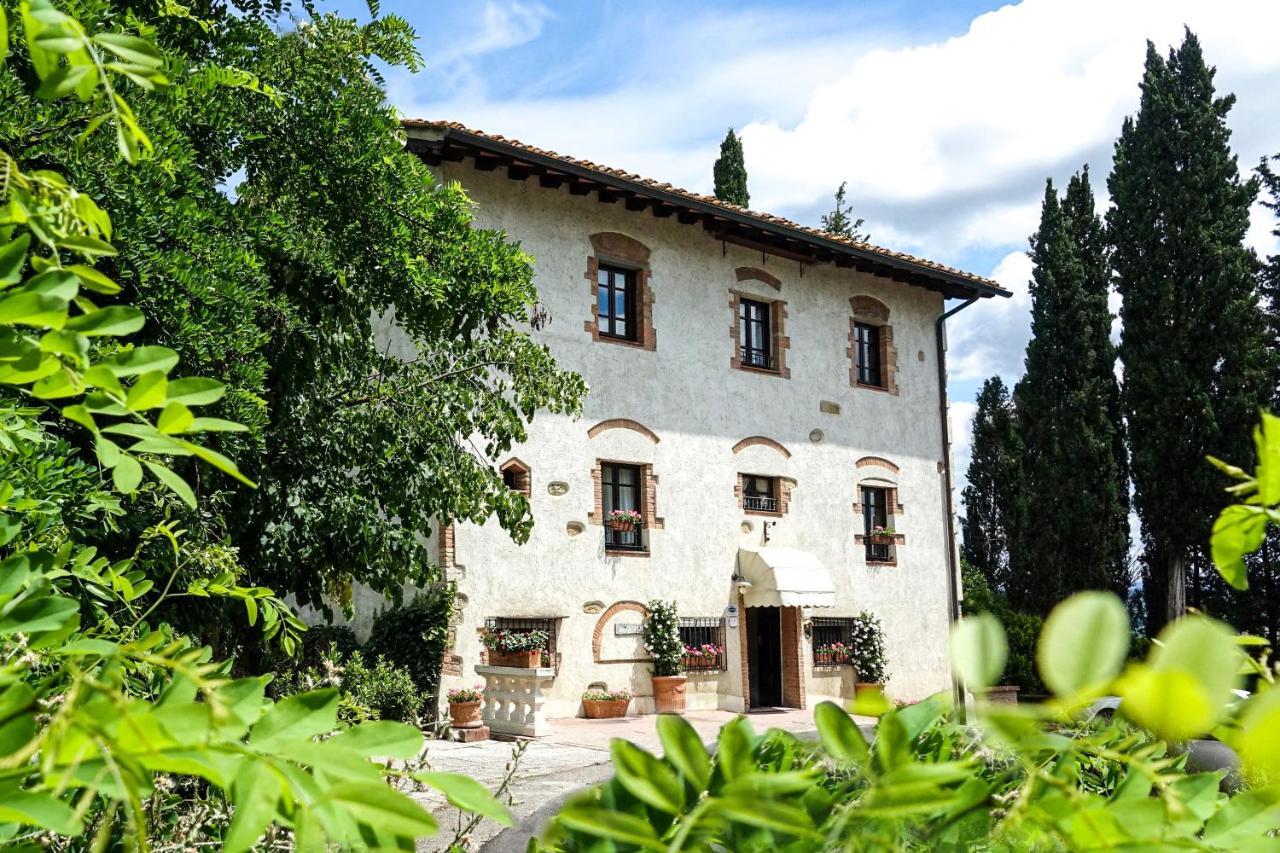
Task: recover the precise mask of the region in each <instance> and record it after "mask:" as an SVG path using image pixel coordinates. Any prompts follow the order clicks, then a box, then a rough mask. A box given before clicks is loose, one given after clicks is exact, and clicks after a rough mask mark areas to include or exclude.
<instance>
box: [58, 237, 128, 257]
mask: <svg viewBox="0 0 1280 853" xmlns="http://www.w3.org/2000/svg"><path fill="white" fill-rule="evenodd" d="M58 245H59V246H60V247H61V248H63V249H70V250H72V251H74V252H79V253H80V254H82V255H88V256H90V257H92V256H102V257H110V256H112V255H115V254H118V253H117V252H116V248H115V246H112V245H111V244H110V243H108V242H106V241H105V240H99V239H98V238H97V237H90V236H88V235H87V234H68V235H67V236H65V237H61V238H59V239H58Z"/></svg>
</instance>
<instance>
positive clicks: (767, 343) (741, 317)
mask: <svg viewBox="0 0 1280 853" xmlns="http://www.w3.org/2000/svg"><path fill="white" fill-rule="evenodd" d="M738 359H739V361H740V362H741V363H742V365H743V366H745V367H758V368H761V369H763V370H772V369H773V355H772V347H771V339H770V329H769V304H768V303H767V302H756V301H755V300H753V299H740V300H739V301H738Z"/></svg>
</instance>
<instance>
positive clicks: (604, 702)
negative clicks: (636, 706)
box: [582, 689, 631, 720]
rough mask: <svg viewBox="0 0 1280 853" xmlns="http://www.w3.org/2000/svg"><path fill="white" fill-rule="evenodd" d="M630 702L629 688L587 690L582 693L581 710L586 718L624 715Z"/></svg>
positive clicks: (599, 718) (601, 718) (608, 717)
mask: <svg viewBox="0 0 1280 853" xmlns="http://www.w3.org/2000/svg"><path fill="white" fill-rule="evenodd" d="M629 704H631V691H630V690H626V689H623V690H588V691H587V692H586V693H583V694H582V711H583V713H584V714H585V715H586V717H587V719H588V720H607V719H612V718H614V717H625V716H626V715H627V705H629Z"/></svg>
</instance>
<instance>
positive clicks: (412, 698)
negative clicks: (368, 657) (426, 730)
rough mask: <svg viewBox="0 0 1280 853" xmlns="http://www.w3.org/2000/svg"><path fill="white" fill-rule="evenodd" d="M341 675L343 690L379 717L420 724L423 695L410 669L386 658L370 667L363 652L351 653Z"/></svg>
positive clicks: (355, 701)
mask: <svg viewBox="0 0 1280 853" xmlns="http://www.w3.org/2000/svg"><path fill="white" fill-rule="evenodd" d="M341 677H342V685H341V689H342V692H343V693H344V694H345V695H346V696H348V697H350V699H351V700H352V701H353V702H354V703H356V704H357V705H361V706H363V707H365V708H369V709H370V710H372V711H373V712H374V713H376V714H377V716H378V719H380V720H396V721H397V722H401V723H410V724H413V725H417V724H418V714H419V712H420V711H421V710H422V705H423V696H422V694H421V693H420V692H418V688H417V687H416V686H415V685H414V683H413V676H412V675H410V674H409V671H408V670H406V669H404V668H402V667H398V666H396V665H395V664H393V663H391V662H390V661H388V660H387V659H386V658H383V657H379V658H378V659H377V662H376V663H374V665H373V666H369V665H368V664H367V663H365V659H364V655H362V654H360V652H352V654H351V657H350V658H349V659H348V660H347V662H346V664H344V665H343V668H342V676H341Z"/></svg>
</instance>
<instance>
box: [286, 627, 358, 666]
mask: <svg viewBox="0 0 1280 853" xmlns="http://www.w3.org/2000/svg"><path fill="white" fill-rule="evenodd" d="M359 650H360V641H359V640H357V639H356V635H355V632H354V631H352V630H351V629H350V628H348V627H347V626H346V625H312V626H311V627H309V628H307V632H306V633H305V634H303V635H302V650H301V651H300V652H299V653H298V659H297V666H298V668H300V669H307V668H310V667H318V666H321V665H322V662H323V661H324V659H325V658H326V657H329V656H330V652H333V653H334V654H336V656H337V659H338V660H346V659H347V658H349V657H351V653H352V652H356V651H359Z"/></svg>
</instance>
